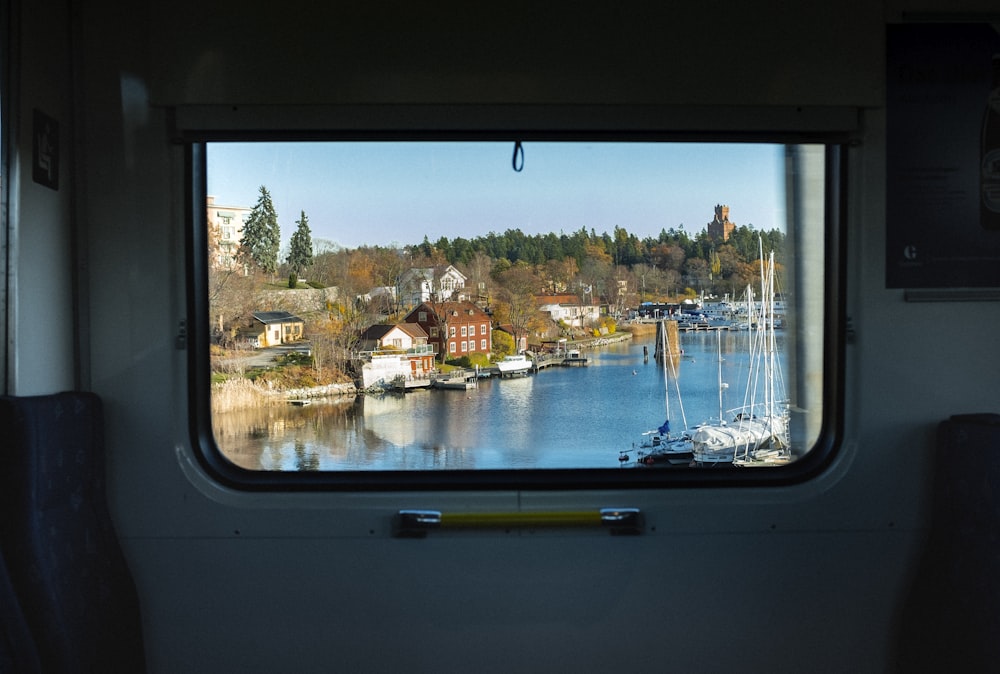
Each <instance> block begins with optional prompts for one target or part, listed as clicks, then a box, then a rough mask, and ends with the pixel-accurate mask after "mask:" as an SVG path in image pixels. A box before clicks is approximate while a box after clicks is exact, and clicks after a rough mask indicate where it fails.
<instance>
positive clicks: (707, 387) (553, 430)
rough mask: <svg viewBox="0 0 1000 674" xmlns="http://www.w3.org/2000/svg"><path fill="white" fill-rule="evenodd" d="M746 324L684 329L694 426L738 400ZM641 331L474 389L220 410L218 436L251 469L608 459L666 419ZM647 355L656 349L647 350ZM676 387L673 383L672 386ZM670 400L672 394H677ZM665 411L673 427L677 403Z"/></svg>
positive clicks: (527, 464) (541, 464)
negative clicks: (670, 412) (575, 359)
mask: <svg viewBox="0 0 1000 674" xmlns="http://www.w3.org/2000/svg"><path fill="white" fill-rule="evenodd" d="M747 337H748V335H747V334H746V333H735V332H734V333H727V334H724V335H722V336H721V340H718V341H717V337H716V335H715V334H711V333H693V334H688V335H684V337H683V338H682V342H681V346H682V348H683V349H684V353H683V354H682V355H681V357H680V359H679V362H678V379H679V383H680V388H681V392H682V396H683V404H684V410H685V414H684V416H685V417H686V419H687V422H688V424H689V425H690V426H694V425H696V424H698V423H701V422H704V421H707V420H710V419H717V418H718V416H719V410H720V392H719V385H718V381H719V368H720V361H719V353H720V352H721V355H722V362H721V367H722V378H723V381H724V382H726V383H727V384H728V388H725V389H723V392H722V394H723V396H722V397H723V400H722V406H723V407H724V408H726V409H728V408H730V407H734V406H736V405H738V404H740V403H741V402H742V390H743V387H744V386H745V382H744V381H743V380H744V379H745V378H746V373H747V371H748V369H749V367H748V366H749V363H748V359H747V358H746V356H745V340H746V339H747ZM643 346H650V343H649V342H648V341H646V342H643V341H636V342H625V343H623V344H620V345H613V346H608V347H605V348H603V349H600V350H595V351H591V352H588V353H587V354H586V355H587V357H588V358H589V359H590V360H589V365H588V366H587V367H565V368H560V367H555V368H551V369H548V370H544V371H543V372H540V373H538V374H535V375H531V376H529V377H523V378H515V379H504V380H483V381H481V382H480V385H479V387H478V388H476V389H472V390H468V391H460V390H445V391H441V390H419V391H414V392H410V393H407V394H406V395H405V396H404V395H402V394H387V395H384V396H357V397H349V398H341V399H335V400H330V401H324V402H314V403H313V404H311V405H307V406H303V407H297V406H293V405H287V406H285V405H277V406H271V407H263V408H257V409H245V410H237V411H232V412H226V413H221V414H218V415H216V417H215V418H214V427H215V435H216V440H217V442H218V444H219V446H220V448H221V449H222V450H223V452H224V454H225V455H226V456H227V457H228V458H229V459H230V460H231V461H232V462H233V463H234V464H236V465H238V466H241V467H243V468H247V469H251V470H269V471H316V470H334V471H343V470H454V469H473V468H485V469H501V468H503V469H506V468H609V467H615V466H616V465H617V456H618V451H619V450H622V449H628V448H629V447H631V445H632V443H634V442H636V441H638V439H639V438H640V437H641V436H642V433H643V432H645V431H648V430H651V429H653V428H655V427H656V426H658V425H659V424H661V423H662V422H663V419H664V415H665V412H664V392H663V387H664V383H663V372H662V370H661V369H660V368H659V366H658V365H657V364H656V362H655V360H654V359H653V358H652V355H650V357H649V358H648V360H647V359H644V358H643ZM649 352H650V354H652V348H650V349H649ZM674 393H675V390H674V387H673V385H671V395H674ZM675 402H676V401H675ZM674 409H675V413H674V416H673V418H672V419H671V425H672V427H674V428H675V429H679V428H681V419H680V415H679V413H677V412H676V407H675V408H674Z"/></svg>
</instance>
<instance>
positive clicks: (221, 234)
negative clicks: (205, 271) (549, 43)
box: [206, 196, 253, 269]
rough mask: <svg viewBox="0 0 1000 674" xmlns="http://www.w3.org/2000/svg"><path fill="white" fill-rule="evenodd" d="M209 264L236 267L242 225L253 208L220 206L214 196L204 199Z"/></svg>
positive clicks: (216, 266) (219, 266) (218, 267)
mask: <svg viewBox="0 0 1000 674" xmlns="http://www.w3.org/2000/svg"><path fill="white" fill-rule="evenodd" d="M206 202H207V203H206V209H207V215H208V235H209V241H208V250H209V264H210V265H211V266H212V268H213V269H233V268H235V267H236V251H237V249H239V247H240V239H242V238H243V225H244V224H245V223H246V221H247V218H249V217H250V212H251V211H252V210H253V209H251V208H247V207H246V206H220V205H218V204H216V203H215V197H211V196H210V197H208V198H207V199H206Z"/></svg>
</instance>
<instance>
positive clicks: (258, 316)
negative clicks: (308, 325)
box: [238, 311, 305, 348]
mask: <svg viewBox="0 0 1000 674" xmlns="http://www.w3.org/2000/svg"><path fill="white" fill-rule="evenodd" d="M304 330H305V321H303V320H302V319H301V318H299V317H298V316H293V315H292V314H290V313H288V312H287V311H255V312H253V319H252V320H251V323H250V326H249V327H245V328H241V329H240V330H239V332H238V339H239V340H240V341H245V342H249V343H250V344H251V345H253V346H255V347H257V348H263V347H265V346H278V345H279V344H288V343H290V342H294V341H297V340H300V339H302V336H303V334H304Z"/></svg>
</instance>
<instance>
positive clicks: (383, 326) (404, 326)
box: [361, 323, 427, 340]
mask: <svg viewBox="0 0 1000 674" xmlns="http://www.w3.org/2000/svg"><path fill="white" fill-rule="evenodd" d="M393 328H399V329H400V330H401V331H402V332H405V333H406V334H408V335H409V336H410V337H413V338H414V339H419V338H420V337H427V333H426V332H424V329H423V328H422V327H420V326H419V325H418V324H416V323H400V324H398V325H394V324H389V323H378V324H376V325H373V326H371V327H370V328H368V329H367V330H365V331H364V332H362V333H361V339H362V340H377V339H382V338H383V337H385V336H386V335H387V334H389V333H390V332H392V330H393Z"/></svg>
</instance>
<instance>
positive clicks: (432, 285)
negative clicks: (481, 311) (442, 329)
mask: <svg viewBox="0 0 1000 674" xmlns="http://www.w3.org/2000/svg"><path fill="white" fill-rule="evenodd" d="M466 280H467V277H466V276H465V274H463V273H462V272H460V271H458V270H457V269H455V267H453V266H452V265H450V264H449V265H444V266H437V267H414V268H413V269H407V270H406V271H405V272H403V274H402V276H401V277H400V282H399V287H400V288H401V289H402V294H403V298H404V300H405V301H406V302H407V303H408V304H410V305H417V304H420V303H421V302H427V301H430V300H435V301H445V300H451V299H454V300H462V299H465V297H464V292H462V291H463V290H464V289H465V282H466Z"/></svg>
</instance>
